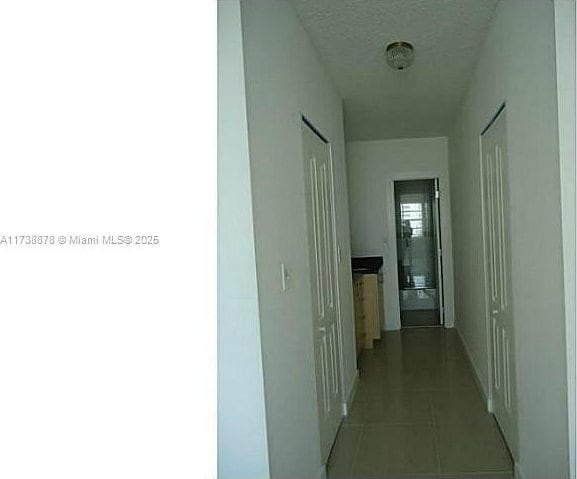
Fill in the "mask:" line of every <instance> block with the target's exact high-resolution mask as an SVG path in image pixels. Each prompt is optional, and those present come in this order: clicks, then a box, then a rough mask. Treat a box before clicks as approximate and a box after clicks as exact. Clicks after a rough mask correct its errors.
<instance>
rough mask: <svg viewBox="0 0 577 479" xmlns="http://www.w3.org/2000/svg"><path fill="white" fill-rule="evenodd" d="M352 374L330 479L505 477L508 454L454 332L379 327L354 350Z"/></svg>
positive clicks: (508, 469)
mask: <svg viewBox="0 0 577 479" xmlns="http://www.w3.org/2000/svg"><path fill="white" fill-rule="evenodd" d="M359 373H360V381H359V385H358V389H357V393H356V397H355V400H354V403H353V406H352V408H351V411H350V413H349V415H348V417H346V418H345V420H344V421H343V423H342V425H341V428H340V430H339V433H338V436H337V439H336V442H335V444H334V447H333V450H332V452H331V456H330V458H329V463H328V466H327V472H328V478H329V479H339V478H342V479H345V478H347V479H351V478H355V479H360V478H363V479H368V478H373V479H376V478H393V477H394V478H398V477H436V478H439V477H443V478H445V477H447V478H449V477H453V478H457V477H459V478H461V477H483V478H492V479H497V478H503V479H504V478H510V477H512V469H513V468H512V462H511V458H510V456H509V453H508V451H507V448H506V446H505V443H504V441H503V439H502V437H501V434H500V432H499V429H498V427H497V425H496V423H495V421H494V419H493V417H492V415H490V414H488V413H487V412H486V408H485V404H484V402H483V399H482V395H481V392H480V391H479V390H478V386H477V384H476V383H475V379H474V376H473V374H474V373H473V371H472V370H471V366H470V364H469V360H468V359H467V356H466V353H465V351H464V349H463V346H462V343H461V340H460V339H459V337H458V335H457V333H456V331H455V330H454V329H444V328H413V329H403V330H401V331H389V332H386V333H384V335H383V339H382V340H381V341H379V342H378V343H376V345H375V348H374V349H373V350H363V352H362V353H361V356H360V360H359Z"/></svg>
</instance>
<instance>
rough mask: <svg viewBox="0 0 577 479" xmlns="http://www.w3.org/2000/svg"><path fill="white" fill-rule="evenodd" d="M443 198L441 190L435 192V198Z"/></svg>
mask: <svg viewBox="0 0 577 479" xmlns="http://www.w3.org/2000/svg"><path fill="white" fill-rule="evenodd" d="M440 197H441V192H440V191H439V190H437V191H435V198H436V199H439V198H440Z"/></svg>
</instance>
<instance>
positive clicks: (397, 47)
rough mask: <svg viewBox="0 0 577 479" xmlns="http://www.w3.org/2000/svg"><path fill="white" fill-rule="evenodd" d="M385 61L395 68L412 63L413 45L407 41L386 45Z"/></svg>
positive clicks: (400, 68)
mask: <svg viewBox="0 0 577 479" xmlns="http://www.w3.org/2000/svg"><path fill="white" fill-rule="evenodd" d="M387 63H388V64H389V66H390V67H391V68H394V69H395V70H404V69H405V68H407V67H408V66H409V65H410V64H411V63H413V46H412V45H411V44H410V43H407V42H394V43H391V44H390V45H389V46H388V47H387Z"/></svg>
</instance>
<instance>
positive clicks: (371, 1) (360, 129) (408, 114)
mask: <svg viewBox="0 0 577 479" xmlns="http://www.w3.org/2000/svg"><path fill="white" fill-rule="evenodd" d="M498 1H499V0H291V2H292V4H293V5H294V7H295V10H296V11H297V14H298V16H299V18H300V19H301V22H302V24H303V26H304V27H305V29H306V30H307V32H308V34H309V36H310V37H311V40H312V41H313V43H314V45H315V47H316V48H317V50H318V52H319V54H320V56H321V58H322V60H323V62H324V64H325V65H326V67H327V68H328V70H329V72H330V74H331V76H332V78H333V81H334V82H335V84H336V85H337V87H338V89H339V91H340V93H341V95H342V97H343V100H344V109H345V129H346V136H347V140H349V141H350V140H376V139H384V138H408V137H426V136H446V135H447V134H448V130H449V127H450V125H451V121H452V119H453V117H454V114H455V113H456V110H457V108H458V106H459V103H460V101H461V99H462V97H463V95H464V93H465V89H466V86H467V82H468V80H469V78H470V75H471V73H472V70H473V68H474V66H475V62H476V59H477V54H478V52H479V49H480V47H481V44H482V42H483V39H484V36H485V33H486V31H487V29H488V26H489V22H490V20H491V17H492V15H493V11H494V9H495V6H496V5H497V3H498ZM397 40H403V41H408V42H410V43H412V44H413V47H414V48H415V60H414V63H413V65H411V66H410V67H409V68H408V69H407V70H402V71H396V70H393V69H391V68H390V67H388V66H387V64H386V61H385V49H386V46H387V45H388V44H389V43H391V42H393V41H397Z"/></svg>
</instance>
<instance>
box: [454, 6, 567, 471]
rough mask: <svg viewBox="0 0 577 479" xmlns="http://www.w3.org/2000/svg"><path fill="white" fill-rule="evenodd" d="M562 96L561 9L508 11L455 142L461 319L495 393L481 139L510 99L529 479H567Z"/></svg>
mask: <svg viewBox="0 0 577 479" xmlns="http://www.w3.org/2000/svg"><path fill="white" fill-rule="evenodd" d="M556 95H557V93H556V73H555V43H554V18H553V2H549V1H541V0H524V1H522V0H508V1H506V2H500V4H499V5H498V7H497V9H496V12H495V15H494V18H493V21H492V24H491V27H490V30H489V32H488V35H487V38H486V40H485V43H484V45H483V47H482V50H481V53H480V58H479V60H478V64H477V67H476V69H475V72H474V74H473V75H472V78H471V82H470V85H469V88H468V93H467V95H466V97H465V98H464V101H463V104H462V106H461V110H460V112H459V114H458V115H457V117H456V120H455V123H454V127H453V131H452V134H451V136H450V175H451V193H452V207H453V208H452V212H453V214H452V223H453V241H454V264H455V284H456V286H457V289H456V291H455V312H456V326H457V328H458V329H459V332H460V333H461V336H462V337H463V339H464V341H465V343H466V346H467V349H468V350H469V353H470V355H471V357H472V360H473V362H474V366H475V368H476V371H477V373H478V375H479V379H480V381H481V383H482V384H483V387H484V388H485V390H486V391H487V388H488V384H489V380H488V374H489V372H488V367H487V360H488V358H487V349H488V348H487V335H486V314H485V313H486V311H485V302H484V298H483V291H484V283H483V277H484V265H483V244H482V237H483V234H482V224H481V191H480V161H479V159H480V156H479V155H480V152H479V136H480V133H481V131H482V130H483V128H484V127H485V126H486V125H487V124H488V122H489V120H490V119H491V117H492V116H493V115H494V114H495V113H496V111H497V109H498V108H499V106H500V105H501V104H502V102H504V101H506V102H507V132H508V150H509V154H508V157H509V186H510V208H511V225H510V229H511V242H512V278H511V282H512V285H511V288H512V309H513V321H514V327H515V335H516V338H515V348H516V351H517V357H516V366H517V394H518V397H517V401H518V411H519V449H520V457H519V459H518V464H517V471H518V473H519V474H522V477H523V478H524V479H530V478H550V479H554V478H561V477H568V450H567V435H568V431H567V397H566V394H567V390H566V358H565V351H566V348H565V317H564V299H563V270H562V255H561V252H562V243H561V239H562V236H561V201H560V179H559V178H560V176H559V175H560V172H559V151H558V131H557V98H556Z"/></svg>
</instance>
